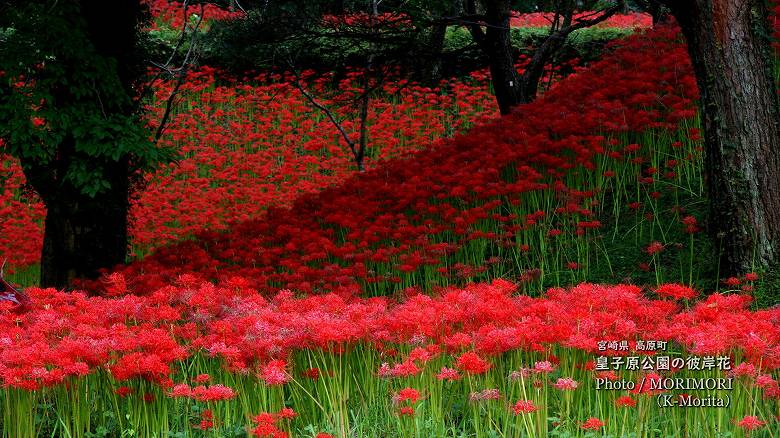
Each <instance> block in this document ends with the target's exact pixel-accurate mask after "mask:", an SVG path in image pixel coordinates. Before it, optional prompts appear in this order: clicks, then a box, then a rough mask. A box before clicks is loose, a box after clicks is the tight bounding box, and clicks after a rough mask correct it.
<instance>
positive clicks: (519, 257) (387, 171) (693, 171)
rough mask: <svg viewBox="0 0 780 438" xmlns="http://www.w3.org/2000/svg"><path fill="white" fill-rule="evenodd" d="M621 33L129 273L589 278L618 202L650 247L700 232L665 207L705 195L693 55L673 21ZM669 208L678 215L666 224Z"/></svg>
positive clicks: (392, 285)
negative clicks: (471, 117) (566, 67)
mask: <svg viewBox="0 0 780 438" xmlns="http://www.w3.org/2000/svg"><path fill="white" fill-rule="evenodd" d="M620 44H621V45H623V46H624V47H622V48H621V49H619V50H617V51H616V52H615V53H614V54H613V55H611V56H609V58H608V59H605V60H604V61H602V62H599V63H597V64H595V65H594V66H593V67H592V68H590V69H588V70H586V71H584V72H582V73H580V74H578V75H576V76H575V77H572V78H569V79H568V80H566V81H563V82H561V83H560V85H559V86H557V87H556V88H554V89H553V90H552V91H550V92H549V93H548V94H547V95H546V96H545V98H544V99H541V100H539V101H537V102H535V103H533V104H530V105H528V106H526V107H525V108H523V109H522V110H521V111H519V112H518V113H516V114H515V115H512V116H509V117H504V118H502V119H501V120H498V121H495V122H492V123H488V124H486V125H483V126H479V127H477V128H474V129H472V130H471V131H470V132H469V133H468V134H467V135H463V136H459V137H456V138H455V139H454V140H453V141H449V142H445V143H443V144H440V145H438V146H434V147H433V148H432V149H429V150H427V151H426V152H425V153H418V154H415V155H414V156H412V157H407V158H401V159H394V160H390V161H388V162H386V163H385V164H383V165H382V166H381V167H378V168H376V169H373V170H370V171H368V172H366V173H364V174H361V175H356V176H354V177H351V178H349V179H348V180H347V181H345V182H344V184H341V185H339V186H337V187H333V188H330V189H327V190H325V191H323V192H321V193H318V194H314V195H303V196H301V197H299V198H298V199H297V201H296V202H295V204H294V205H293V206H292V207H291V208H290V209H285V208H273V209H270V210H269V211H268V214H267V215H266V216H264V217H263V218H261V219H257V220H251V221H247V222H244V223H241V224H238V225H236V226H235V227H234V228H233V229H232V230H231V231H230V232H228V233H226V234H221V235H216V234H208V233H202V234H201V235H199V238H198V239H197V240H195V241H190V242H185V243H183V244H180V245H174V246H171V247H168V248H164V249H162V250H160V251H159V252H157V253H156V254H155V255H153V256H151V257H148V258H146V259H144V260H143V261H140V262H138V263H134V264H131V265H130V266H127V267H124V268H122V269H120V271H121V272H123V273H124V275H125V277H126V278H127V280H128V281H129V282H130V284H131V290H133V288H135V287H136V286H137V287H138V290H149V289H154V288H156V287H159V286H161V285H163V284H166V283H167V282H168V281H169V280H171V279H173V278H175V277H176V276H177V275H178V274H179V273H180V272H190V273H193V274H197V275H201V276H202V277H203V278H209V279H225V278H229V277H231V276H236V275H237V276H242V277H245V278H248V279H250V280H251V281H252V286H253V287H257V288H259V289H261V290H265V291H273V290H274V289H276V288H279V287H282V288H291V289H294V290H297V291H301V292H312V291H322V290H330V289H333V288H337V287H343V286H360V287H363V288H364V289H365V290H367V291H369V292H371V293H379V294H386V293H389V292H392V291H393V290H400V289H403V288H405V287H406V286H410V285H419V284H432V283H433V284H437V283H438V284H448V283H449V282H452V281H461V280H463V279H466V280H468V279H479V278H484V277H480V274H481V273H482V272H483V271H485V270H486V269H491V266H493V265H495V272H493V274H495V275H496V276H501V275H507V274H509V275H516V276H518V277H521V278H523V277H522V276H523V275H525V276H526V277H524V278H538V277H539V276H540V275H547V276H548V278H549V276H550V275H557V276H559V277H560V276H562V275H565V276H566V278H565V279H564V280H568V281H570V280H575V281H577V280H582V279H586V278H587V277H586V275H587V270H586V269H578V268H579V267H580V266H583V267H586V266H587V264H588V262H589V260H593V262H594V263H596V262H598V261H599V254H600V251H601V250H599V248H598V247H597V244H598V243H599V241H598V240H597V239H594V236H597V235H600V233H601V228H602V223H601V221H600V218H601V217H602V216H603V215H604V214H606V213H609V214H611V215H615V216H618V215H620V214H623V215H626V216H629V217H635V220H636V222H637V223H636V227H634V228H633V231H631V232H632V233H635V234H632V235H631V236H632V237H634V236H635V237H636V241H637V246H639V245H643V243H642V242H646V243H645V244H650V243H651V242H653V241H655V240H661V239H663V238H664V233H667V234H668V230H670V229H676V230H678V231H680V233H683V232H684V231H685V232H688V233H691V234H690V235H691V239H693V238H694V236H693V233H696V231H697V230H698V227H697V219H696V218H695V217H693V216H690V217H689V216H687V215H686V213H685V209H684V208H683V207H682V206H680V205H675V206H673V207H671V210H670V211H662V210H660V208H661V204H659V203H658V200H659V199H664V198H669V199H671V200H674V199H675V198H679V197H680V196H681V193H682V192H683V191H687V192H690V193H694V192H700V191H701V188H700V187H699V184H700V180H699V179H698V173H697V172H698V171H699V170H698V169H699V166H698V161H697V160H699V159H700V156H701V154H700V148H699V147H698V146H697V142H698V134H697V133H696V131H695V130H691V131H690V132H687V131H685V130H683V132H681V135H679V136H675V135H673V134H675V133H676V132H678V129H679V127H680V126H681V124H682V126H685V124H686V123H688V124H689V125H693V123H690V122H687V120H688V119H690V118H692V117H693V116H694V115H695V109H694V99H695V98H696V97H697V94H696V93H697V91H696V87H695V81H694V78H693V76H692V74H691V71H690V65H689V61H688V58H687V54H686V51H685V49H684V47H683V46H682V45H681V44H680V43H679V39H678V35H677V33H676V31H675V30H674V29H666V30H662V31H656V32H653V33H652V34H647V35H641V36H636V37H633V38H630V39H629V40H627V41H625V42H622V43H620ZM659 52H663V53H664V57H662V58H660V59H658V58H657V57H655V56H654V54H655V53H659ZM637 90H640V91H637ZM678 138H679V140H680V141H678ZM632 140H633V141H632ZM636 141H642V142H643V143H644V144H637V143H636ZM659 169H660V170H659ZM697 181H698V182H697ZM693 184H695V185H696V186H693ZM689 186H690V187H689ZM627 187H631V188H630V189H627ZM634 187H635V188H634ZM607 195H609V197H607ZM607 201H609V203H607ZM612 209H614V210H615V211H614V212H613V211H612ZM606 210H609V211H606ZM624 210H627V211H628V213H625V212H623V211H624ZM660 214H664V215H671V217H672V218H673V220H672V221H671V222H669V221H665V222H664V224H665V225H664V224H658V223H657V221H653V220H652V219H653V217H655V216H658V215H660ZM667 217H669V216H667ZM661 225H663V226H661ZM664 230H666V231H664ZM615 233H617V230H616V231H615ZM683 235H684V236H685V234H683ZM685 239H687V237H685ZM683 243H687V245H683ZM683 243H679V246H678V242H674V243H673V242H671V241H669V242H667V241H663V242H656V243H653V244H654V245H656V247H654V248H656V249H655V250H653V251H648V252H647V254H648V258H647V263H648V264H653V263H654V264H656V265H657V264H658V263H657V262H655V260H656V255H657V254H658V253H660V252H662V251H664V250H665V249H667V248H668V251H667V252H669V251H680V249H679V248H685V251H688V250H690V251H691V257H693V243H694V242H693V241H691V242H683ZM548 248H554V249H556V250H555V251H552V252H551V251H549V250H548ZM637 250H641V247H639V248H637ZM502 261H504V262H509V266H510V268H509V269H512V270H508V271H507V270H506V269H507V268H506V266H507V263H501V262H502ZM600 263H602V264H604V263H609V260H607V261H604V260H603V259H602V260H601V261H600ZM561 278H563V277H561ZM659 280H661V279H660V278H659ZM685 280H686V281H687V280H688V278H686V279H685ZM562 281H563V280H562ZM678 281H681V280H678Z"/></svg>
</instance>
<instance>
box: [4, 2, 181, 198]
mask: <svg viewBox="0 0 780 438" xmlns="http://www.w3.org/2000/svg"><path fill="white" fill-rule="evenodd" d="M0 72H2V73H1V74H0V138H2V139H4V140H5V150H6V151H7V152H9V153H10V154H11V155H13V156H16V157H18V158H19V159H20V160H21V162H22V165H23V166H24V167H25V169H29V168H31V167H34V166H38V167H41V168H48V169H56V175H55V179H56V180H57V181H58V182H59V183H61V184H62V183H68V184H71V185H72V186H73V187H75V188H76V189H78V190H79V191H81V192H82V193H84V194H87V195H89V196H95V195H96V194H98V193H101V192H103V191H104V190H105V189H107V188H109V187H110V182H109V178H107V175H106V172H107V165H108V164H110V163H116V162H118V161H119V160H122V159H129V160H130V162H131V164H132V165H133V166H134V168H135V169H140V168H145V167H147V166H149V165H151V164H153V163H157V162H160V161H161V160H163V159H165V158H166V157H167V156H168V153H167V152H166V151H163V150H160V149H158V148H157V147H155V145H154V144H153V143H152V142H150V141H149V138H148V137H149V131H148V129H147V128H146V127H145V126H143V124H142V123H141V121H140V117H139V105H138V100H137V99H136V96H135V94H136V92H135V91H134V90H133V89H132V88H130V87H128V86H127V83H128V81H127V80H126V79H125V78H123V77H122V75H123V74H129V72H126V71H120V68H119V66H118V64H117V60H116V59H114V58H112V57H107V56H101V55H100V54H98V53H97V50H96V48H95V47H94V45H93V44H92V42H91V40H90V38H89V35H88V30H87V24H86V22H85V20H84V19H83V18H82V16H81V11H80V8H79V5H78V3H77V2H31V3H28V4H25V5H23V6H20V7H17V8H14V9H6V10H3V11H2V14H0Z"/></svg>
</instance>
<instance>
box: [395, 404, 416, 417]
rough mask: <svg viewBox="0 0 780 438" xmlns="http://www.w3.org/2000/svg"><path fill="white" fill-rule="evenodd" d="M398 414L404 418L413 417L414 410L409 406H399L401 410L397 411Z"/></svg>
mask: <svg viewBox="0 0 780 438" xmlns="http://www.w3.org/2000/svg"><path fill="white" fill-rule="evenodd" d="M398 414H399V415H400V416H402V417H403V416H406V417H413V416H414V408H413V407H411V406H401V408H400V409H399V410H398Z"/></svg>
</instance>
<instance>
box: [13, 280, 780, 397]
mask: <svg viewBox="0 0 780 438" xmlns="http://www.w3.org/2000/svg"><path fill="white" fill-rule="evenodd" d="M28 292H29V293H30V296H31V299H32V303H31V309H30V311H29V312H27V313H24V314H22V315H17V314H15V313H13V312H12V311H11V309H10V307H8V306H6V307H0V333H2V335H0V384H2V385H4V386H11V387H17V388H26V389H36V388H39V387H42V386H52V385H58V384H61V383H63V382H65V381H66V380H67V379H68V378H69V377H79V376H84V375H86V374H88V373H90V372H92V371H93V370H95V369H97V368H103V369H107V370H109V371H110V372H111V373H112V374H113V375H114V377H115V378H117V379H118V380H127V379H130V378H142V379H146V380H149V381H152V382H156V383H157V384H159V385H161V386H163V387H164V388H170V389H169V390H168V393H169V394H170V395H171V396H174V397H190V398H194V399H197V400H225V399H229V398H232V397H233V396H234V393H233V391H232V390H231V389H230V388H227V387H224V386H222V385H210V386H206V385H203V384H201V385H199V386H195V387H190V386H189V385H187V384H180V385H174V383H173V382H171V381H170V378H169V377H168V376H169V375H171V365H172V364H173V363H174V362H175V361H178V360H181V359H184V358H185V357H187V356H188V355H189V354H193V353H196V352H204V353H205V354H208V355H210V356H213V357H219V358H222V360H223V361H224V362H225V363H226V365H227V366H228V367H229V369H232V370H236V371H244V372H254V373H255V374H256V375H258V376H261V377H262V378H263V379H266V382H267V384H284V383H285V382H286V381H287V379H288V378H289V377H288V376H289V373H287V371H286V370H285V369H286V368H287V365H286V361H285V359H286V358H289V357H290V355H291V353H293V352H294V351H298V350H301V349H314V350H317V349H323V350H327V351H345V349H347V348H351V346H354V345H355V344H357V343H363V344H366V345H373V346H375V347H376V348H380V349H382V350H384V351H387V350H388V349H389V348H388V347H389V346H393V345H399V344H401V345H419V344H420V343H421V342H424V343H425V345H427V347H425V348H424V349H423V350H426V351H428V352H431V351H444V350H446V349H447V344H448V343H449V342H451V339H452V336H453V335H454V334H457V333H460V334H461V335H462V336H464V337H468V339H471V342H470V345H469V348H470V349H471V350H469V351H467V352H465V353H461V354H455V355H453V356H447V358H448V359H447V360H448V361H449V362H450V363H451V364H452V366H453V368H455V367H456V368H458V369H460V370H461V371H462V372H464V373H469V374H481V373H484V372H486V371H487V370H488V369H489V368H490V366H491V364H490V361H489V360H488V359H485V357H488V356H495V355H498V354H501V353H503V352H507V351H510V350H518V349H526V350H540V349H542V350H543V349H544V347H545V346H549V345H553V344H557V345H562V346H564V347H569V348H575V349H581V350H585V351H588V352H591V353H593V354H595V353H596V352H597V351H598V342H599V341H600V340H604V339H607V340H610V339H612V340H622V339H663V340H668V341H671V342H675V343H677V344H679V345H683V346H685V347H686V349H687V350H688V351H689V352H691V353H693V354H702V355H704V354H710V355H714V354H732V353H734V352H735V351H740V352H741V356H742V357H743V358H744V361H745V362H747V363H750V364H753V365H754V366H755V367H756V368H758V367H760V369H761V370H763V372H764V373H766V372H768V371H771V370H775V369H778V368H780V309H777V308H775V309H766V310H759V311H750V310H749V309H748V306H749V303H750V298H749V297H748V296H744V295H720V294H714V295H711V296H709V297H708V298H706V299H705V300H703V301H701V302H699V303H696V304H695V305H693V306H692V307H690V308H688V309H683V308H682V307H681V306H679V305H677V304H676V302H674V301H669V300H653V299H649V298H646V297H645V296H643V294H642V291H641V290H640V289H639V288H638V287H635V286H625V285H619V286H596V285H590V284H583V285H580V286H577V287H573V288H571V289H569V290H563V289H551V290H549V291H548V292H547V294H546V296H545V297H541V298H531V297H527V296H522V295H520V296H516V295H514V292H515V287H514V286H513V285H512V284H510V283H508V282H505V281H500V280H497V281H495V282H494V283H492V284H473V285H469V286H467V287H466V288H462V289H460V288H449V289H445V290H442V291H440V292H439V293H438V294H437V295H436V296H427V295H414V296H410V297H408V298H406V299H405V300H403V301H400V302H395V301H392V300H389V299H387V298H368V299H360V298H354V297H345V296H339V295H337V294H325V295H314V296H308V297H303V298H295V297H293V296H292V295H291V294H289V293H285V292H282V293H280V294H278V295H277V296H275V297H274V298H272V299H265V298H263V297H262V296H261V295H259V294H257V293H256V291H254V290H251V289H241V288H236V287H235V286H231V285H223V286H214V285H212V284H210V283H203V284H189V283H187V282H186V279H183V282H182V283H180V284H179V285H176V286H167V287H164V288H162V289H159V290H157V291H154V292H152V293H150V294H148V295H147V296H144V297H138V296H125V297H121V298H114V299H106V298H88V297H86V296H85V295H83V294H79V293H59V292H56V291H54V290H51V289H47V290H42V289H34V288H31V289H29V290H28ZM163 327H167V328H163ZM744 327H750V330H749V331H746V330H744ZM411 351H412V353H410V357H409V358H406V359H403V358H401V360H402V362H401V363H400V364H399V365H398V368H399V370H397V371H395V374H393V373H389V375H388V377H394V376H404V375H410V374H417V373H420V372H422V370H424V369H425V368H426V367H427V366H428V365H427V363H428V361H426V360H425V358H426V357H428V356H427V355H425V354H422V353H421V351H422V350H420V349H417V350H415V349H413V348H412V349H411ZM438 354H443V353H438ZM550 360H554V358H553V357H550ZM746 367H747V365H742V368H740V369H743V368H746ZM407 368H409V369H411V368H414V370H413V371H408V370H407ZM756 368H754V369H756ZM534 369H535V370H537V371H536V372H537V373H547V372H550V371H553V370H554V369H555V368H554V365H553V363H552V362H538V363H537V364H536V365H535V367H534ZM433 372H437V371H435V370H433ZM521 372H522V371H521ZM527 373H531V371H530V370H529V371H527ZM439 374H440V376H441V378H442V379H447V380H456V379H458V378H459V377H460V376H459V373H458V372H457V371H455V370H454V369H452V368H444V369H442V370H441V372H439ZM740 375H741V376H742V377H741V378H745V379H753V380H755V384H756V386H757V387H760V388H763V390H764V391H765V395H766V396H769V397H780V389H779V388H778V384H777V380H776V379H774V378H773V377H772V376H771V375H768V374H761V375H757V373H742V372H740ZM196 380H197V381H200V382H204V381H205V380H206V378H205V377H200V378H198V379H196ZM196 383H197V382H196ZM555 385H556V386H557V387H558V388H560V389H574V388H576V382H574V381H573V380H571V379H567V378H565V377H562V378H559V379H558V381H557V383H556V384H555ZM117 391H119V390H117ZM123 394H124V395H125V396H132V393H131V392H130V391H124V392H123ZM399 397H400V399H403V400H407V401H411V400H414V399H416V398H417V397H419V394H415V393H414V392H413V390H409V389H407V390H404V391H403V392H402V393H399Z"/></svg>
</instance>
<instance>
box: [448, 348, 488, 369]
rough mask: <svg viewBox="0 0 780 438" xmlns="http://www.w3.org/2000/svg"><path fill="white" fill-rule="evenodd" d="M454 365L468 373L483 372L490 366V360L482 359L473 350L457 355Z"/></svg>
mask: <svg viewBox="0 0 780 438" xmlns="http://www.w3.org/2000/svg"><path fill="white" fill-rule="evenodd" d="M456 365H457V366H458V368H459V369H460V370H462V371H463V372H466V373H469V374H483V373H485V372H487V370H489V369H490V367H491V364H490V362H488V361H486V360H484V359H482V358H481V357H479V356H478V355H477V353H474V352H473V351H469V352H466V353H463V354H461V355H460V356H458V360H457V362H456Z"/></svg>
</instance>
